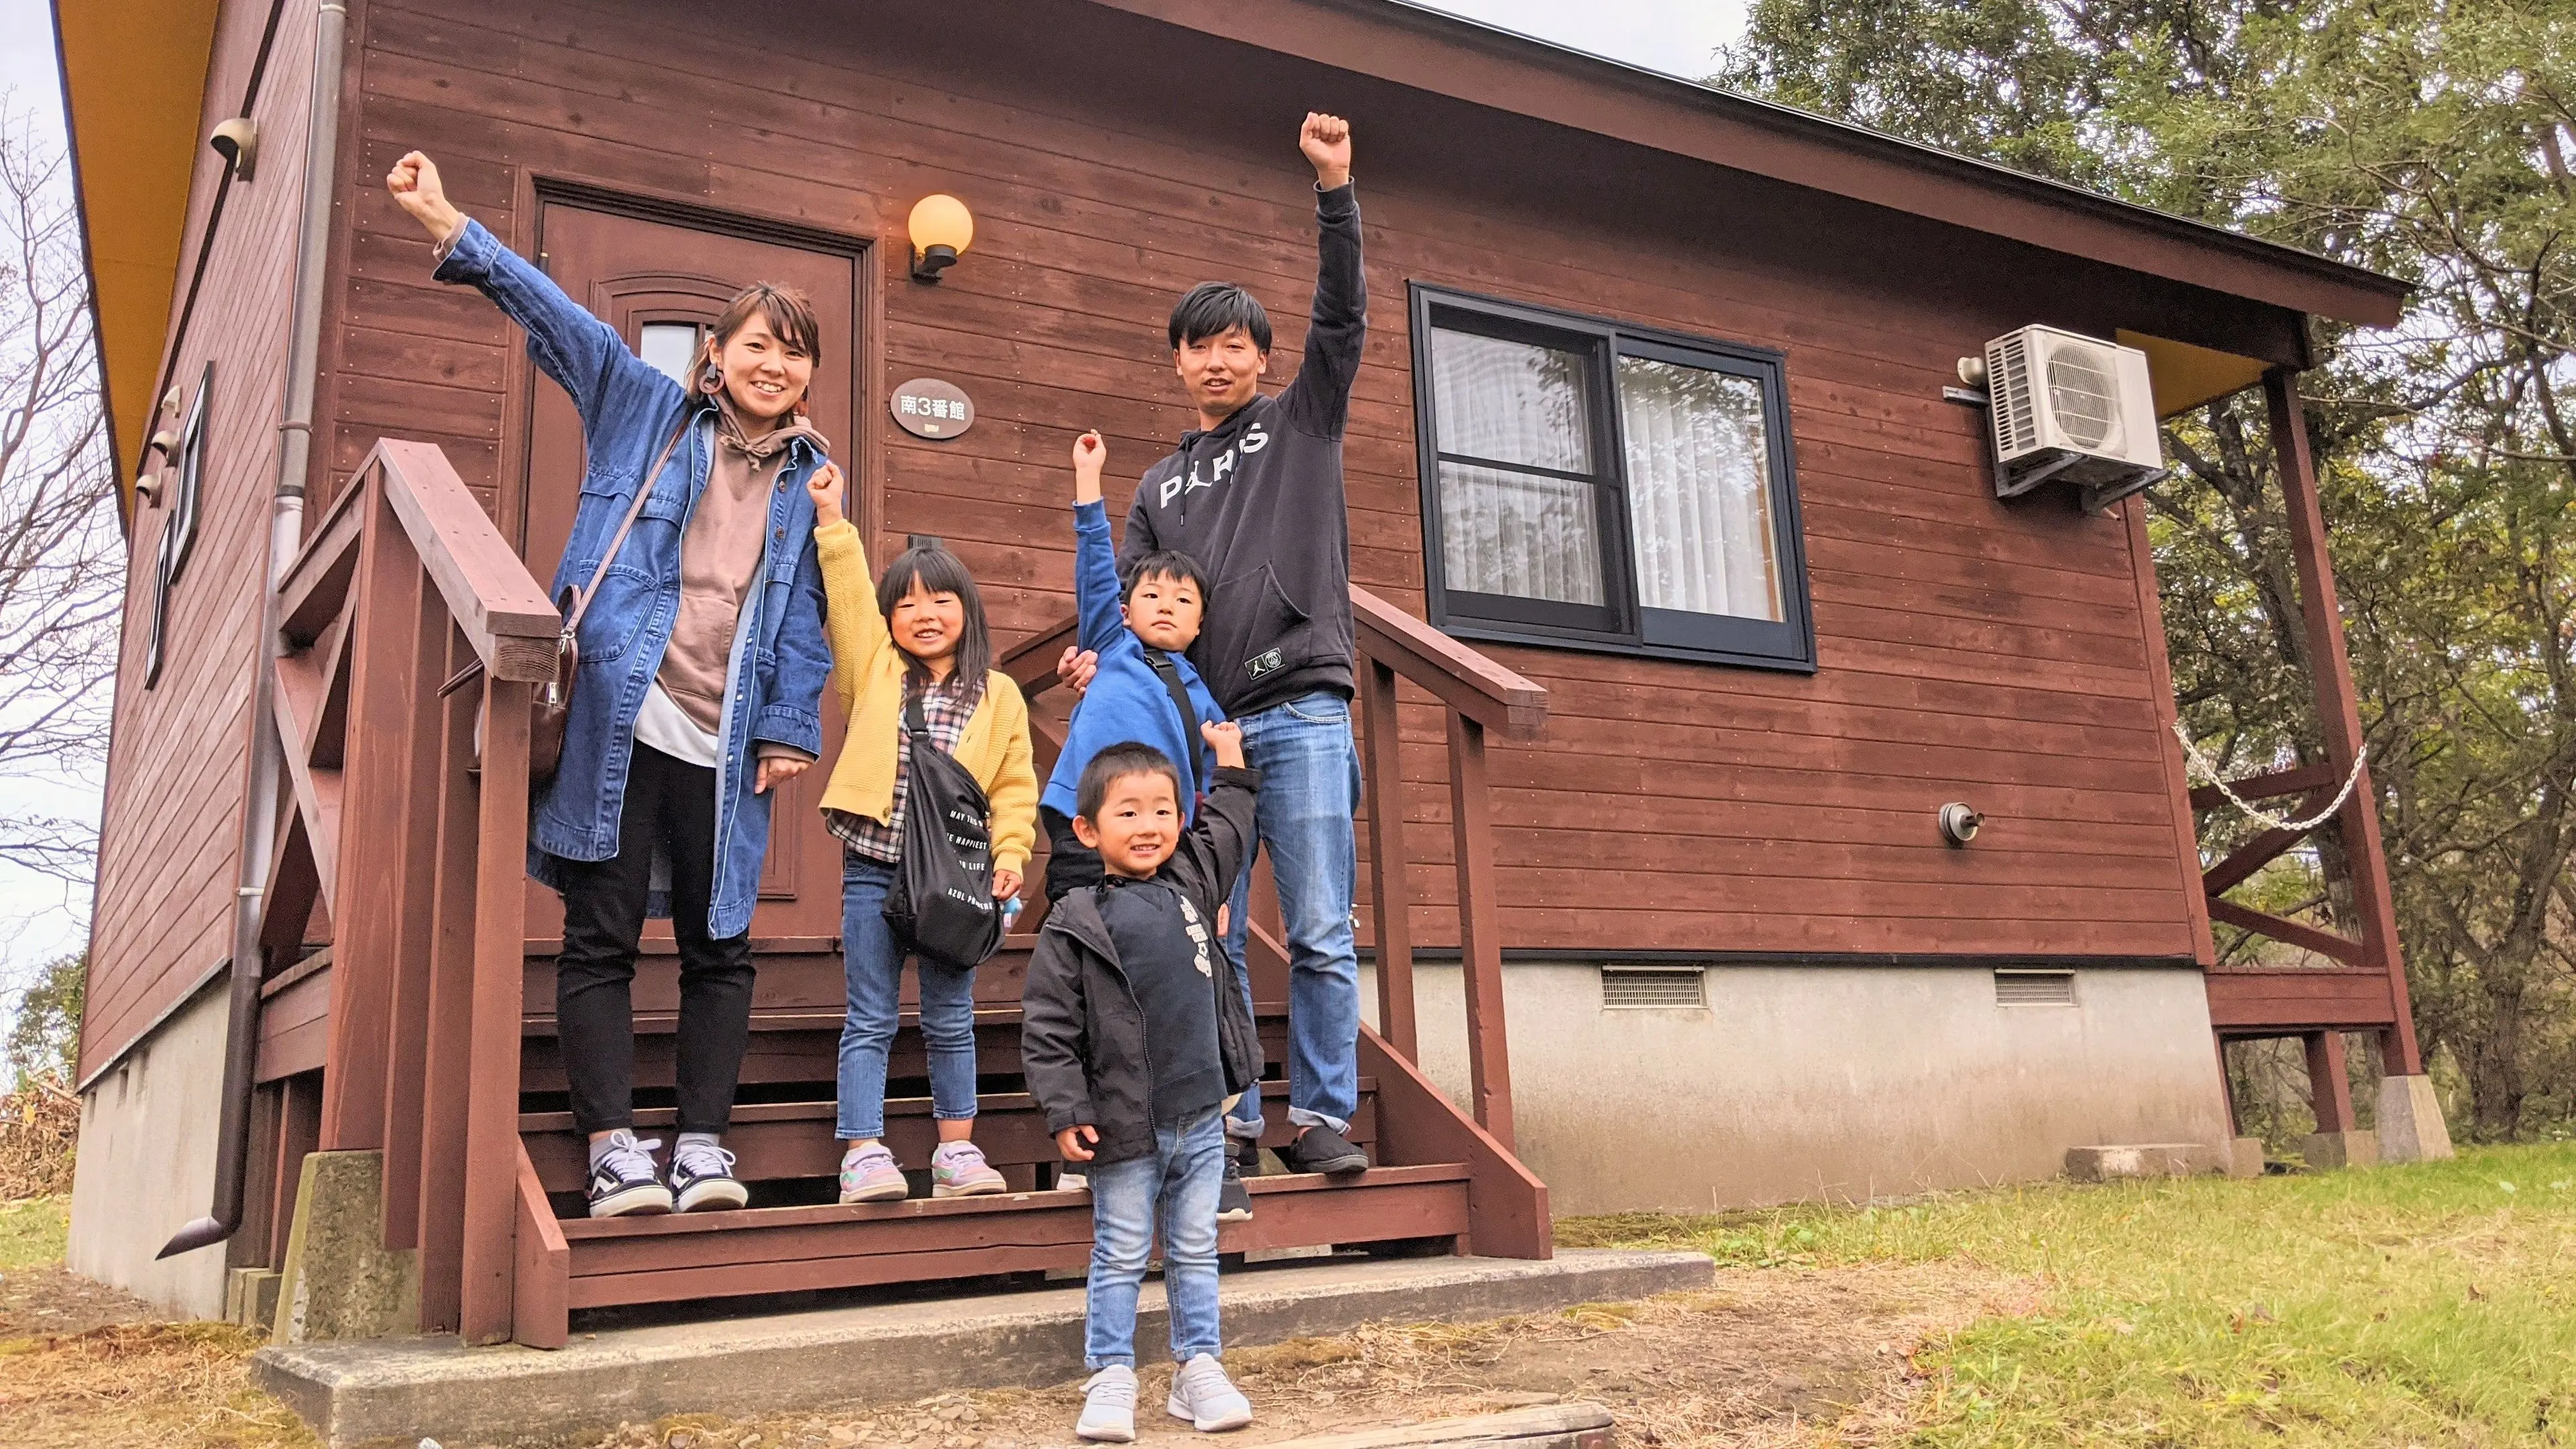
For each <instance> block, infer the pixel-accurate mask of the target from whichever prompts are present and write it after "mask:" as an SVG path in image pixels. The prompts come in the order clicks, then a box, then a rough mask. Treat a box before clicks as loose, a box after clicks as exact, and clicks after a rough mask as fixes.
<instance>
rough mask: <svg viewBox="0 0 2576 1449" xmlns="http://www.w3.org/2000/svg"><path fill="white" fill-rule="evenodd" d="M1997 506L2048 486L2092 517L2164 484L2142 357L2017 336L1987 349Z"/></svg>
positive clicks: (2090, 341)
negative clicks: (2065, 490)
mask: <svg viewBox="0 0 2576 1449" xmlns="http://www.w3.org/2000/svg"><path fill="white" fill-rule="evenodd" d="M1986 402H1987V413H1988V416H1989V418H1990V420H1991V426H1992V428H1993V435H1994V441H1995V496H1996V497H1998V498H2015V497H2019V496H2020V495H2022V494H2024V493H2028V492H2031V491H2032V490H2034V489H2036V488H2038V487H2040V486H2041V485H2042V484H2045V483H2048V482H2050V481H2051V480H2055V481H2057V482H2058V483H2060V484H2065V485H2071V486H2072V488H2073V491H2074V493H2075V495H2076V498H2077V499H2078V500H2079V501H2080V502H2081V504H2082V506H2083V507H2084V508H2086V509H2087V510H2092V511H2098V510H2100V509H2103V508H2107V507H2109V506H2110V505H2111V504H2113V503H2116V502H2118V501H2119V500H2120V499H2123V498H2126V497H2128V496H2129V495H2130V494H2132V493H2135V492H2137V491H2139V490H2140V489H2143V488H2145V487H2147V486H2148V485H2149V484H2152V483H2154V482H2155V481H2156V480H2157V479H2159V478H2162V477H2164V476H2165V471H2166V470H2165V466H2164V449H2163V445H2162V443H2161V441H2160V440H2159V439H2158V438H2157V436H2156V404H2155V385H2154V380H2153V379H2152V378H2151V377H2150V376H2149V375H2148V372H2147V355H2146V354H2145V353H2144V352H2141V351H2139V350H2138V349H2136V348H2134V347H2122V346H2120V345H2119V344H2118V343H2115V342H2105V341H2102V340H2101V339H2100V338H2095V337H2083V336H2078V335H2077V334H2075V333H2072V332H2061V331H2059V330H2058V329H2056V328H2054V327H2038V326H2032V327H2024V328H2022V329H2021V330H2020V331H2018V332H2008V333H2006V334H2004V335H2003V336H2001V337H1998V338H1996V339H1994V340H1993V341H1991V342H1989V343H1987V344H1986Z"/></svg>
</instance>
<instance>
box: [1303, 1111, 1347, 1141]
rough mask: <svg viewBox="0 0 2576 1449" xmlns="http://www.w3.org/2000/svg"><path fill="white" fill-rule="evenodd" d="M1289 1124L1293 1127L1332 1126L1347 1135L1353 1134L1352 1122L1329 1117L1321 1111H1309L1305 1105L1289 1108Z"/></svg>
mask: <svg viewBox="0 0 2576 1449" xmlns="http://www.w3.org/2000/svg"><path fill="white" fill-rule="evenodd" d="M1288 1125H1289V1126H1291V1127H1330V1128H1332V1129H1333V1130H1334V1131H1336V1132H1339V1133H1341V1134H1342V1135H1343V1136H1345V1137H1348V1136H1349V1135H1351V1124H1350V1123H1348V1122H1344V1121H1341V1120H1340V1119H1338V1118H1333V1117H1327V1116H1325V1115H1324V1114H1323V1113H1321V1112H1309V1111H1307V1110H1306V1109H1305V1108H1303V1107H1291V1108H1289V1109H1288Z"/></svg>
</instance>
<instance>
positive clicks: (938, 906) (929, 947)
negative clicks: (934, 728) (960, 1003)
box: [885, 696, 1002, 971]
mask: <svg viewBox="0 0 2576 1449" xmlns="http://www.w3.org/2000/svg"><path fill="white" fill-rule="evenodd" d="M903 727H904V729H905V730H907V731H908V732H910V734H911V735H912V777H911V783H910V784H909V785H908V786H907V787H906V790H907V793H906V795H905V797H904V798H905V802H906V803H905V805H904V813H903V866H902V868H901V869H899V870H897V871H896V872H895V878H894V889H893V890H890V891H888V892H886V903H885V918H886V924H887V925H888V926H890V927H892V928H893V930H894V938H895V940H896V941H897V942H898V943H900V944H901V945H902V946H904V947H905V948H906V949H908V950H910V951H911V952H912V953H913V954H914V955H916V956H919V957H921V958H922V959H923V960H925V961H935V962H938V963H939V964H940V965H943V966H947V967H950V968H953V969H955V970H959V971H969V970H972V969H974V968H975V967H977V966H981V965H983V964H984V962H985V961H986V960H987V959H988V958H990V957H991V956H992V954H993V953H994V952H995V951H998V950H1000V949H1001V947H1002V912H1001V904H1002V903H1001V902H999V901H997V900H994V899H993V832H992V829H991V827H990V826H988V825H987V824H986V823H985V817H986V814H987V812H988V811H989V810H990V809H991V803H990V802H989V801H987V800H986V799H985V798H984V787H983V786H981V785H978V784H976V783H975V777H974V775H972V774H971V773H969V772H968V771H967V769H966V767H965V766H964V765H961V764H959V763H957V760H956V758H955V757H954V756H952V755H950V754H949V753H948V752H947V751H945V750H943V749H941V748H939V746H938V744H937V743H936V742H934V741H933V740H932V739H931V738H930V721H929V720H927V719H925V718H923V717H922V713H921V700H920V699H919V698H918V697H917V696H916V697H913V698H908V699H906V700H905V701H904V702H903Z"/></svg>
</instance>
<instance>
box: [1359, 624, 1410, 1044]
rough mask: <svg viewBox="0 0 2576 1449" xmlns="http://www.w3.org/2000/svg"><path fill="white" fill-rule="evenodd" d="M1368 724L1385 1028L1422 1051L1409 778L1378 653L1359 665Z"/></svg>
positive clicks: (1363, 719)
mask: <svg viewBox="0 0 2576 1449" xmlns="http://www.w3.org/2000/svg"><path fill="white" fill-rule="evenodd" d="M1358 683H1359V686H1360V723H1361V727H1362V730H1363V732H1364V736H1365V740H1364V743H1365V745H1366V747H1367V751H1368V768H1367V769H1366V770H1365V771H1363V772H1362V776H1361V779H1362V783H1363V785H1364V787H1365V789H1366V790H1367V799H1366V801H1365V802H1364V803H1365V805H1366V808H1367V811H1368V820H1369V861H1368V870H1369V900H1370V903H1371V910H1372V911H1373V913H1374V914H1373V916H1372V918H1371V919H1372V920H1373V921H1374V922H1375V923H1376V924H1375V926H1374V928H1373V933H1372V937H1371V944H1372V945H1374V946H1375V947H1376V949H1377V963H1376V965H1377V1020H1378V1028H1379V1030H1380V1031H1382V1032H1384V1033H1385V1035H1386V1039H1387V1040H1388V1041H1389V1042H1390V1043H1392V1044H1393V1045H1394V1047H1395V1049H1396V1050H1397V1051H1399V1052H1402V1053H1403V1054H1404V1055H1405V1056H1406V1057H1408V1058H1409V1057H1412V1056H1414V1055H1416V1053H1417V1050H1418V1047H1417V1042H1416V1026H1415V1021H1414V1012H1413V937H1412V931H1411V924H1412V923H1411V908H1412V892H1411V890H1410V888H1409V885H1408V883H1407V881H1406V880H1405V850H1404V821H1403V818H1402V812H1403V805H1402V801H1401V794H1402V792H1401V782H1402V780H1403V778H1404V767H1403V763H1402V757H1401V755H1400V754H1399V749H1400V744H1399V741H1398V738H1397V724H1396V703H1395V671H1394V670H1393V669H1392V668H1390V667H1388V666H1387V665H1386V664H1384V663H1382V662H1380V661H1378V660H1375V659H1370V660H1365V661H1362V667H1361V668H1360V670H1359V679H1358Z"/></svg>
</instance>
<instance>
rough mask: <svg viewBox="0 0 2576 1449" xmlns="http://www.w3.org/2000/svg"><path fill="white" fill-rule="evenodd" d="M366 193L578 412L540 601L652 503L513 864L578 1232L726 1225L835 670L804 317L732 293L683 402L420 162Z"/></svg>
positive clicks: (597, 611) (616, 565) (587, 635)
mask: <svg viewBox="0 0 2576 1449" xmlns="http://www.w3.org/2000/svg"><path fill="white" fill-rule="evenodd" d="M385 186H386V189H387V190H389V191H391V192H392V193H393V197H394V200H395V201H396V202H398V203H400V204H401V206H402V208H403V210H405V211H407V212H409V213H410V214H411V215H412V217H413V218H414V219H415V220H417V221H419V222H420V224H421V226H422V228H423V229H424V230H426V231H427V232H428V233H429V235H430V238H431V240H432V241H434V242H436V243H437V244H438V270H437V273H436V276H437V278H438V280H440V281H442V282H451V283H463V284H465V285H469V286H472V287H474V288H475V289H477V290H478V291H480V292H482V293H483V295H484V296H486V297H489V298H491V299H492V301H493V303H494V304H495V305H497V306H498V307H500V309H501V310H502V311H503V312H504V313H506V314H508V316H509V317H510V319H511V320H512V321H514V322H516V323H518V324H519V325H520V326H521V327H523V328H525V329H526V330H527V334H528V355H529V356H530V357H531V358H533V359H534V360H535V362H536V364H537V366H538V367H539V368H541V369H542V370H543V371H544V372H545V374H546V376H548V377H551V378H553V379H554V380H555V381H556V382H557V383H558V384H560V385H561V386H562V387H563V390H564V391H565V392H566V393H569V394H570V395H571V397H572V402H573V406H574V407H575V408H576V409H577V410H578V411H579V412H580V414H581V424H582V441H583V445H584V447H585V449H586V451H587V453H588V456H589V465H588V470H587V473H586V475H585V476H584V477H583V478H582V480H581V504H580V508H579V511H578V512H577V513H576V514H575V515H574V518H573V525H572V537H571V538H570V539H569V540H568V541H567V542H566V543H565V545H564V553H563V562H562V564H561V565H560V566H558V567H557V568H556V570H555V578H554V584H553V588H552V591H553V593H554V594H555V596H556V597H557V598H561V597H562V596H563V595H564V594H565V593H566V591H568V590H575V589H581V588H585V587H587V586H588V585H589V583H590V580H591V578H592V576H593V575H594V574H595V573H597V572H598V569H599V564H600V558H601V555H602V554H603V553H605V552H606V551H607V550H608V549H609V548H610V546H611V540H612V539H614V538H615V537H616V534H617V531H618V528H619V525H620V524H621V523H622V522H624V520H625V519H626V517H627V514H628V512H629V511H630V509H631V507H632V506H633V504H634V502H635V496H636V490H637V489H639V488H650V490H651V492H650V494H649V496H648V497H647V498H646V500H645V502H644V504H643V507H642V511H641V512H640V514H638V515H637V517H636V519H635V522H634V526H633V529H632V531H631V532H630V533H629V534H628V536H627V538H626V539H625V541H624V543H623V544H622V545H620V546H618V548H617V553H616V557H615V559H614V560H613V561H612V562H611V564H610V566H609V568H608V570H607V572H606V574H605V575H604V576H603V577H602V579H601V583H600V586H599V590H598V593H597V594H596V595H595V596H594V597H593V598H592V599H591V602H590V607H589V610H588V612H586V613H585V614H584V615H583V616H582V620H581V633H580V639H579V644H580V663H579V665H578V666H577V668H576V670H575V675H574V681H575V687H574V689H573V695H572V709H571V715H570V718H569V719H567V720H566V721H565V725H564V743H563V764H562V766H561V768H560V769H559V770H558V771H557V773H556V775H555V778H554V780H553V782H552V783H551V784H549V785H548V786H547V787H546V788H545V790H544V791H543V792H542V793H540V794H539V795H538V796H537V798H536V800H535V802H534V808H533V811H532V818H531V820H530V822H529V834H528V842H529V845H528V859H529V870H530V872H531V873H532V874H534V875H535V876H536V877H537V878H538V879H539V880H541V881H543V882H545V883H546V884H548V885H551V886H553V887H555V888H556V889H557V890H559V891H561V892H562V894H563V904H564V938H563V950H562V954H561V955H560V956H559V957H558V958H557V959H556V965H555V1014H556V1024H557V1031H558V1033H559V1040H560V1042H561V1044H562V1050H563V1059H564V1074H565V1076H566V1078H567V1079H568V1080H569V1083H570V1085H571V1089H572V1108H573V1118H574V1120H575V1121H576V1122H577V1123H578V1124H579V1126H580V1127H581V1129H582V1130H583V1131H584V1132H586V1133H588V1134H589V1136H590V1162H591V1180H590V1211H591V1214H592V1216H594V1217H611V1216H617V1215H620V1214H625V1213H653V1212H670V1211H673V1210H674V1209H675V1208H676V1209H677V1210H678V1211H681V1212H687V1211H689V1210H691V1209H694V1208H724V1207H741V1206H743V1205H744V1203H745V1202H746V1201H747V1200H748V1199H747V1195H746V1194H745V1192H744V1190H743V1187H742V1184H741V1183H740V1182H738V1181H736V1180H735V1179H734V1177H733V1173H732V1165H733V1155H732V1154H731V1153H728V1152H726V1151H724V1149H723V1147H722V1145H721V1140H720V1139H721V1135H722V1133H723V1131H724V1129H725V1125H726V1122H727V1120H728V1118H729V1117H730V1115H731V1113H732V1110H733V1093H734V1085H735V1079H736V1077H737V1076H738V1075H739V1074H740V1072H741V1068H742V1058H743V1052H744V1049H745V1047H746V1046H747V1045H748V1044H749V1041H750V1035H751V988H752V959H751V939H750V929H751V911H752V906H753V904H754V900H755V898H756V895H757V893H758V890H759V884H760V865H761V858H762V856H763V855H765V854H766V853H767V851H768V848H769V810H770V800H771V794H770V792H771V791H772V789H773V788H774V787H776V786H778V785H781V784H783V783H785V782H786V781H787V780H789V779H791V778H793V777H794V776H796V775H797V774H799V773H801V772H802V771H803V770H804V769H805V768H806V766H808V765H810V764H812V763H813V761H814V760H815V758H816V757H817V756H819V755H820V754H821V753H822V745H823V738H822V735H823V721H822V713H821V702H822V693H823V685H824V682H825V681H826V679H827V678H828V677H829V676H830V673H831V668H832V655H831V650H830V647H829V645H828V644H827V643H826V642H825V639H824V635H823V623H822V615H823V577H822V573H821V571H820V568H819V567H818V565H817V562H816V559H815V552H814V543H813V535H814V505H813V503H812V501H811V499H810V498H809V497H808V496H807V493H806V489H805V486H804V485H805V482H806V480H807V478H808V477H809V476H811V475H815V474H817V473H818V472H825V473H829V474H832V475H834V476H837V473H838V470H837V469H835V468H834V467H833V465H832V463H831V462H830V461H829V459H828V458H827V457H826V456H825V454H826V451H827V449H828V447H829V444H828V443H827V442H826V441H825V440H824V439H823V437H822V435H821V434H819V433H817V432H815V431H814V429H813V428H812V427H811V426H810V425H808V424H807V423H806V422H805V421H804V417H803V413H804V399H805V392H806V388H807V386H808V384H809V382H810V380H811V378H812V376H813V370H814V363H815V358H816V354H817V353H818V351H819V349H820V338H819V337H818V336H817V335H816V331H817V329H816V326H815V322H814V315H813V311H812V309H811V308H810V307H808V306H807V305H806V304H805V301H804V299H803V298H802V297H801V296H799V295H797V294H796V293H794V292H792V291H788V290H786V289H783V288H778V287H772V286H768V285H765V284H764V285H760V286H754V287H751V288H749V289H747V290H745V291H744V292H743V293H742V295H740V296H738V297H736V298H735V299H734V302H733V305H732V306H730V307H728V308H727V309H726V310H725V313H724V316H723V317H722V318H721V319H720V320H719V321H718V322H717V324H716V327H715V329H714V332H713V334H712V336H711V337H710V338H709V340H708V343H707V346H706V350H705V352H704V353H703V354H702V355H701V356H700V357H699V359H698V372H697V374H696V376H695V377H694V378H693V379H692V381H693V382H694V384H695V385H694V386H692V387H689V388H683V387H681V386H680V385H679V384H678V383H675V382H673V381H672V380H671V379H670V378H668V377H666V376H664V375H663V374H662V372H661V371H660V370H659V369H657V368H654V367H652V366H650V365H648V364H647V363H645V362H644V361H643V360H641V359H640V358H638V357H636V355H635V354H634V353H633V352H632V351H630V350H629V349H628V348H627V346H626V342H625V339H623V338H621V337H620V336H618V334H617V332H616V330H615V329H614V328H611V327H610V326H608V324H606V323H604V322H602V321H600V320H599V319H598V318H596V317H594V316H592V315H591V314H590V313H589V312H587V311H584V310H583V309H582V308H581V306H580V305H579V304H577V303H575V302H574V301H573V300H572V299H571V298H570V297H568V296H566V295H564V292H563V290H562V289H561V288H559V287H557V286H556V285H555V284H554V282H553V281H552V280H550V279H549V278H548V277H547V276H546V274H545V273H543V272H541V271H539V270H537V269H536V268H535V267H533V266H530V265H529V264H528V263H527V262H525V261H523V260H521V259H520V258H519V257H518V256H517V255H515V254H513V253H512V252H511V251H510V250H509V249H508V248H506V247H504V246H502V245H501V243H500V241H499V239H498V238H496V237H494V236H493V235H492V233H491V232H489V231H487V230H485V229H484V228H483V227H482V225H481V224H479V223H477V222H474V221H472V220H470V219H468V218H467V217H465V216H464V215H462V214H461V213H459V212H458V211H457V209H456V208H455V207H454V206H452V205H450V204H449V203H448V201H447V198H446V194H445V192H444V191H443V189H442V188H441V187H440V185H439V179H438V169H437V167H435V166H433V165H432V164H431V163H430V160H429V158H428V157H426V156H424V155H422V154H421V153H419V152H417V151H414V152H412V153H411V154H409V155H407V156H405V157H403V158H402V160H400V161H399V162H396V163H395V165H394V169H393V171H392V172H391V173H390V174H388V175H387V176H386V178H385ZM663 460H667V461H663ZM657 461H658V462H662V466H661V468H660V470H659V472H658V474H656V464H657ZM666 913H667V914H669V915H670V916H671V924H672V931H673V934H675V935H676V936H677V937H678V938H679V947H680V1022H679V1140H678V1142H677V1143H676V1145H675V1146H674V1148H673V1150H672V1153H671V1170H670V1177H669V1182H668V1184H667V1185H666V1184H665V1182H664V1181H663V1178H662V1175H661V1173H660V1172H659V1170H658V1169H657V1167H656V1165H655V1163H654V1160H653V1157H652V1150H653V1149H654V1148H656V1147H659V1146H660V1145H661V1144H660V1143H658V1142H650V1141H647V1142H639V1141H637V1140H636V1138H635V1134H634V1131H633V1126H634V1109H633V1102H632V1100H631V1098H632V1092H633V1081H634V1070H635V1026H634V1017H633V1013H632V1007H631V1003H630V996H629V987H630V984H631V983H632V981H633V980H634V976H635V956H636V948H637V943H638V939H639V937H640V936H641V935H642V933H643V929H644V920H645V917H646V916H647V915H648V914H653V915H660V914H666Z"/></svg>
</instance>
